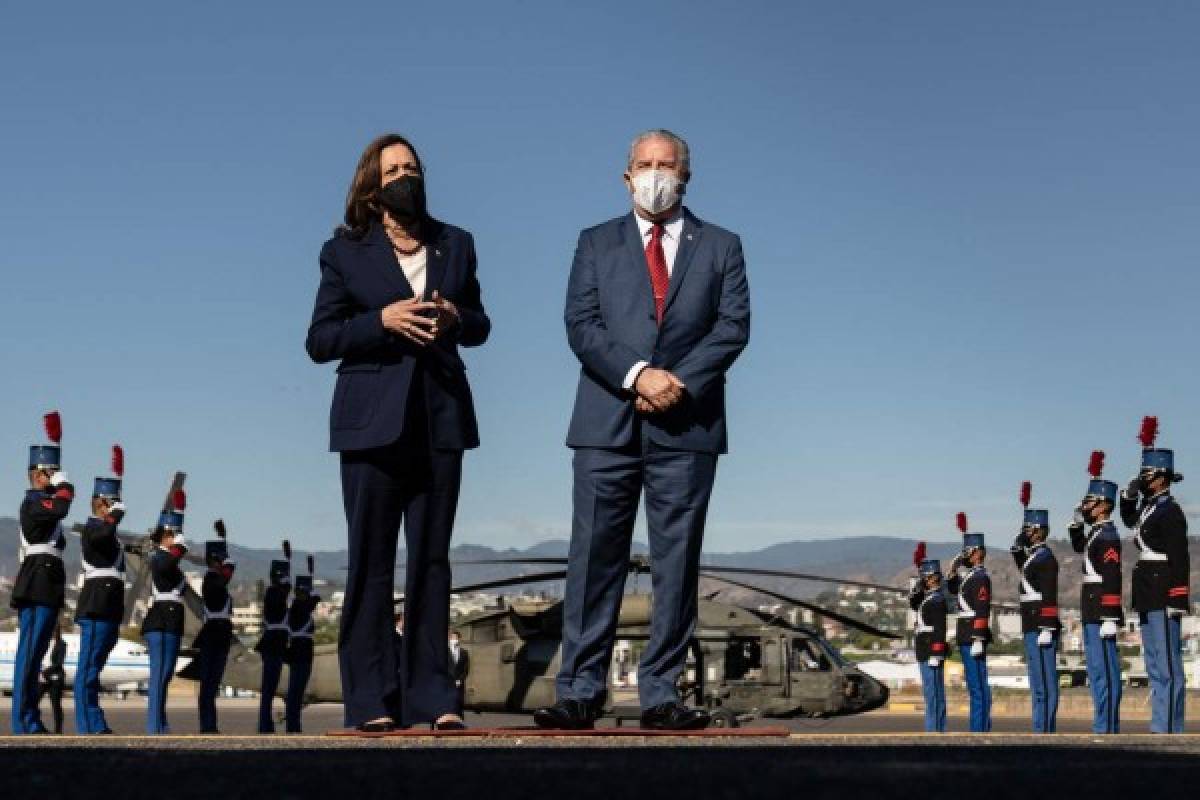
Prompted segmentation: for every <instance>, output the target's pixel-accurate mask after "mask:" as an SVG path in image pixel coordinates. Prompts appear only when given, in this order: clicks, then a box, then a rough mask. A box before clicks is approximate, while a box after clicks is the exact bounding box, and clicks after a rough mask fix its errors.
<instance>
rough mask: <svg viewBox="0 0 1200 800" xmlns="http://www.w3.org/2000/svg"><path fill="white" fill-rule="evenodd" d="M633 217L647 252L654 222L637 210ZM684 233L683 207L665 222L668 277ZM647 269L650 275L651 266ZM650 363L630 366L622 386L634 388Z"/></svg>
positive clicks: (645, 362) (640, 362)
mask: <svg viewBox="0 0 1200 800" xmlns="http://www.w3.org/2000/svg"><path fill="white" fill-rule="evenodd" d="M633 218H634V219H635V220H636V221H637V226H638V231H639V232H641V234H642V251H643V252H645V250H646V248H647V247H649V246H650V236H651V229H652V228H653V227H654V223H653V222H651V221H650V220H648V219H642V216H641V215H640V214H638V213H637V212H636V211H635V212H634V213H633ZM682 235H683V209H682V208H681V209H680V210H679V211H678V212H677V213H676V214H675V216H673V217H671V218H670V219H669V220H667V221H666V222H664V223H663V234H662V249H663V257H664V258H665V259H666V261H667V277H668V278H670V277H671V273H672V272H673V271H674V269H675V254H676V253H678V252H679V237H680V236H682ZM646 269H647V273H646V274H647V276H648V275H649V266H647V267H646ZM649 365H650V362H649V361H639V362H637V363H636V364H634V365H633V366H632V367H630V368H629V372H627V373H625V382H624V383H622V384H621V388H623V389H632V388H633V384H634V383H635V382H636V381H637V376H638V374H639V373H641V371H642V370H643V369H645V368H646V367H648V366H649Z"/></svg>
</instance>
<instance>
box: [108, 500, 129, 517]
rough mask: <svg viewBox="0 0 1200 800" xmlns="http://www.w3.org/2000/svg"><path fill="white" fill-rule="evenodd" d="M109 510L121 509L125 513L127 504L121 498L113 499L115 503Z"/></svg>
mask: <svg viewBox="0 0 1200 800" xmlns="http://www.w3.org/2000/svg"><path fill="white" fill-rule="evenodd" d="M108 510H109V511H120V512H121V513H122V514H124V513H125V504H124V503H122V502H121V501H120V500H115V501H113V504H112V505H111V506H109V507H108Z"/></svg>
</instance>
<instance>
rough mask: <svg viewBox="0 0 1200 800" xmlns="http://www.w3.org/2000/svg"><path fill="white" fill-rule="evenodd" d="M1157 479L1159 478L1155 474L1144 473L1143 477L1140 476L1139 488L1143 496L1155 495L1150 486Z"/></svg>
mask: <svg viewBox="0 0 1200 800" xmlns="http://www.w3.org/2000/svg"><path fill="white" fill-rule="evenodd" d="M1157 477H1158V476H1157V475H1155V474H1154V473H1143V474H1142V475H1139V476H1138V488H1139V489H1140V490H1141V491H1142V494H1143V495H1145V496H1146V497H1149V496H1150V495H1152V494H1154V490H1153V489H1151V488H1150V484H1151V482H1152V481H1154V480H1155V479H1156V478H1157Z"/></svg>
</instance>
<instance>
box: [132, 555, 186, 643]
mask: <svg viewBox="0 0 1200 800" xmlns="http://www.w3.org/2000/svg"><path fill="white" fill-rule="evenodd" d="M186 552H187V549H186V548H184V547H183V546H181V545H173V546H172V547H171V548H170V549H169V550H168V549H166V548H162V547H156V548H155V549H154V552H153V553H151V555H150V580H151V582H152V584H153V586H154V588H155V589H157V590H158V591H160V592H169V591H171V590H172V589H174V588H175V587H177V586H179V585H180V584H181V583H183V570H181V569H180V568H179V560H180V559H181V558H183V555H184V553H186ZM155 631H163V632H164V633H174V634H177V635H180V636H182V635H183V603H181V602H180V603H176V602H173V601H165V602H160V603H153V604H151V606H150V610H149V611H147V612H146V618H145V619H144V620H142V635H143V636H144V635H146V634H147V633H153V632H155Z"/></svg>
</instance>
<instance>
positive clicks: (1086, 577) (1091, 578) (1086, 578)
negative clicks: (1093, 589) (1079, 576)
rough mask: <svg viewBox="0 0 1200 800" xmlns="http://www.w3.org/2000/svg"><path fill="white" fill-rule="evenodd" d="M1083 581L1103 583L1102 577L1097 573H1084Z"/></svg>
mask: <svg viewBox="0 0 1200 800" xmlns="http://www.w3.org/2000/svg"><path fill="white" fill-rule="evenodd" d="M1083 582H1084V583H1104V578H1102V577H1101V576H1099V575H1084V576H1083Z"/></svg>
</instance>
